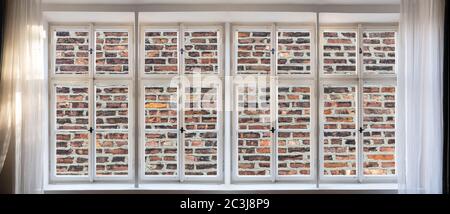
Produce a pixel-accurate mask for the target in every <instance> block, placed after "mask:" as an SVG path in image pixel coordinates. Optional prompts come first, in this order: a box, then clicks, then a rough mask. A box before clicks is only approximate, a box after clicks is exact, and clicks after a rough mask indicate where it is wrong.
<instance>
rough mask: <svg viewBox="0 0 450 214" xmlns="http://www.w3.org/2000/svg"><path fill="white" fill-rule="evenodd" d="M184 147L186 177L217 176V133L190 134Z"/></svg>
mask: <svg viewBox="0 0 450 214" xmlns="http://www.w3.org/2000/svg"><path fill="white" fill-rule="evenodd" d="M184 145H185V149H184V152H185V154H184V157H185V174H186V175H196V176H200V175H202V176H205V175H206V176H213V175H217V132H203V131H196V132H188V133H186V134H185V135H184Z"/></svg>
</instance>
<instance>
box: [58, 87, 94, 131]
mask: <svg viewBox="0 0 450 214" xmlns="http://www.w3.org/2000/svg"><path fill="white" fill-rule="evenodd" d="M55 89H56V129H57V130H85V131H87V130H88V129H89V88H88V87H87V86H71V85H57V86H56V88H55Z"/></svg>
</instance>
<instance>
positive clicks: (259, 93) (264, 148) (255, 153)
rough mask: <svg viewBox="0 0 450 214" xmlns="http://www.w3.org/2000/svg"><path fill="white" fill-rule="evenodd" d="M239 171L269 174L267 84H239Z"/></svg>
mask: <svg viewBox="0 0 450 214" xmlns="http://www.w3.org/2000/svg"><path fill="white" fill-rule="evenodd" d="M237 92H238V94H237V96H238V97H237V101H238V102H237V103H238V174H239V175H240V176H254V175H257V176H268V175H270V174H271V171H270V167H271V165H270V164H271V163H270V162H271V152H272V151H271V145H272V142H271V140H272V135H271V133H270V131H269V130H270V128H271V116H270V88H269V87H266V86H263V87H261V86H250V85H249V86H246V85H242V86H238V87H237Z"/></svg>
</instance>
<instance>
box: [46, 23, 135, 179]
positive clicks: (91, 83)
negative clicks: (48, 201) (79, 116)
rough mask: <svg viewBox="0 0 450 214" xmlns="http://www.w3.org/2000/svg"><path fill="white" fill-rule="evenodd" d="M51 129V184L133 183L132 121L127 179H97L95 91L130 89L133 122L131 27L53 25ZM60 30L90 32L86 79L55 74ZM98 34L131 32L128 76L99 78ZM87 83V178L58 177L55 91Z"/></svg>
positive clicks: (129, 107) (129, 128) (105, 75)
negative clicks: (123, 86)
mask: <svg viewBox="0 0 450 214" xmlns="http://www.w3.org/2000/svg"><path fill="white" fill-rule="evenodd" d="M49 29H50V31H49V65H50V66H49V86H50V89H51V90H50V92H49V100H50V102H49V109H50V115H49V127H50V140H49V141H50V143H49V147H48V148H49V152H48V153H49V157H50V159H49V161H50V163H49V164H48V165H47V166H48V167H50V169H48V170H47V171H48V172H49V175H48V176H49V183H50V184H57V183H73V182H79V183H93V182H98V183H110V182H120V183H124V182H125V183H131V182H133V180H134V171H135V169H134V166H135V163H134V150H135V149H134V144H135V140H134V135H133V130H134V124H133V123H132V121H133V120H129V121H128V123H129V124H128V175H126V176H122V175H113V176H106V175H105V176H98V175H96V152H95V148H96V139H95V138H96V127H95V121H96V113H95V112H96V108H95V105H96V92H95V87H96V85H98V84H102V85H103V84H105V83H111V84H112V85H116V84H124V83H126V84H127V85H128V116H129V118H134V109H133V107H134V97H135V96H134V95H135V93H134V89H133V83H132V81H133V79H134V74H133V73H135V72H134V71H135V68H134V53H133V51H134V49H133V48H134V44H135V42H134V31H133V28H132V26H130V25H117V24H107V23H105V24H93V23H73V24H61V23H50V27H49ZM57 30H63V31H64V30H69V31H70V30H82V31H87V32H89V40H90V41H89V49H92V51H93V53H92V54H90V55H89V71H88V74H87V75H84V74H55V56H56V36H55V33H54V32H55V31H57ZM97 30H105V31H108V30H113V31H120V32H122V31H128V48H129V49H128V52H129V55H128V74H125V75H124V74H120V75H111V74H100V75H98V74H96V72H95V64H96V63H95V58H96V41H95V40H96V35H95V33H96V31H97ZM81 83H85V84H86V87H88V89H89V95H88V96H89V126H90V127H92V128H93V131H92V133H89V131H88V130H86V132H87V133H89V134H90V135H89V147H88V151H89V155H88V156H89V158H88V164H89V167H88V176H66V175H64V176H57V175H56V153H55V152H56V123H55V121H56V108H55V106H56V105H55V104H56V91H55V85H56V84H59V85H65V84H67V85H74V84H75V85H77V84H81Z"/></svg>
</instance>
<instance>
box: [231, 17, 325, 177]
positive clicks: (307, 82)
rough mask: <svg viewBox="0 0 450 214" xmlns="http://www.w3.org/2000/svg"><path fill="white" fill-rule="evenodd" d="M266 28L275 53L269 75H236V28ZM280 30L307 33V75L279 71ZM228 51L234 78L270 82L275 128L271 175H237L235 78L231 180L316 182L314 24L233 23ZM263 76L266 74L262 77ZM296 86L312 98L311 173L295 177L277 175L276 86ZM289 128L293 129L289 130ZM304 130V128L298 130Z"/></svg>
mask: <svg viewBox="0 0 450 214" xmlns="http://www.w3.org/2000/svg"><path fill="white" fill-rule="evenodd" d="M241 30H243V31H268V32H270V33H271V47H272V48H273V49H274V50H275V53H274V54H272V56H271V71H270V72H269V73H268V74H265V75H261V74H239V73H238V69H237V65H238V63H237V60H238V57H237V52H238V51H237V50H238V48H237V46H238V43H237V42H236V41H237V38H236V33H237V32H238V31H241ZM279 31H309V32H310V47H311V49H310V53H311V55H310V59H311V62H310V66H311V69H310V74H278V32H279ZM231 33H232V36H231V43H232V45H231V47H232V48H231V52H232V54H231V55H232V66H231V73H232V75H233V77H235V78H236V77H242V79H245V78H246V77H254V78H255V80H257V83H256V86H257V87H259V86H258V83H259V82H260V81H261V79H264V78H267V81H268V82H269V87H270V88H272V90H271V91H270V96H271V99H270V103H271V104H270V105H271V107H270V112H271V118H272V123H271V126H272V127H275V129H276V130H275V133H273V134H272V148H271V151H272V152H271V170H270V171H271V174H270V175H267V176H239V175H238V171H239V169H238V146H237V141H238V131H237V127H238V118H239V116H238V106H237V103H238V102H237V99H238V96H239V94H238V93H237V90H236V87H237V86H238V85H239V84H240V83H241V82H240V81H242V80H241V79H239V78H238V79H234V80H233V83H232V103H233V105H232V111H233V114H232V122H231V125H232V138H231V139H232V142H231V144H232V157H231V161H232V164H231V166H232V169H231V173H232V175H231V181H232V182H234V183H254V182H272V183H275V182H279V183H284V182H287V183H289V182H301V183H316V182H317V180H316V177H317V176H316V166H317V161H316V159H317V158H316V154H317V151H316V150H317V142H318V141H317V137H316V136H317V134H316V133H317V130H316V126H317V125H316V121H317V118H316V115H317V113H316V111H317V107H316V103H317V102H316V94H317V92H316V85H315V84H316V74H317V72H318V70H317V65H316V64H317V63H316V62H317V61H316V60H317V59H316V53H317V52H316V51H317V50H316V47H317V46H316V43H315V42H316V30H315V26H314V25H313V24H308V23H304V24H283V23H280V24H278V23H258V24H235V25H233V26H232V30H231ZM263 76H265V77H263ZM296 81H300V83H298V82H297V83H296ZM285 84H287V85H289V86H293V85H298V86H308V87H309V88H310V90H311V92H310V93H311V100H310V104H311V106H310V108H311V119H310V120H311V121H310V126H311V128H310V141H311V144H310V145H311V147H310V155H311V162H310V175H308V176H304V175H294V176H280V175H278V132H279V129H278V86H279V85H285ZM291 131H292V130H291ZM300 131H305V130H300Z"/></svg>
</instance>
